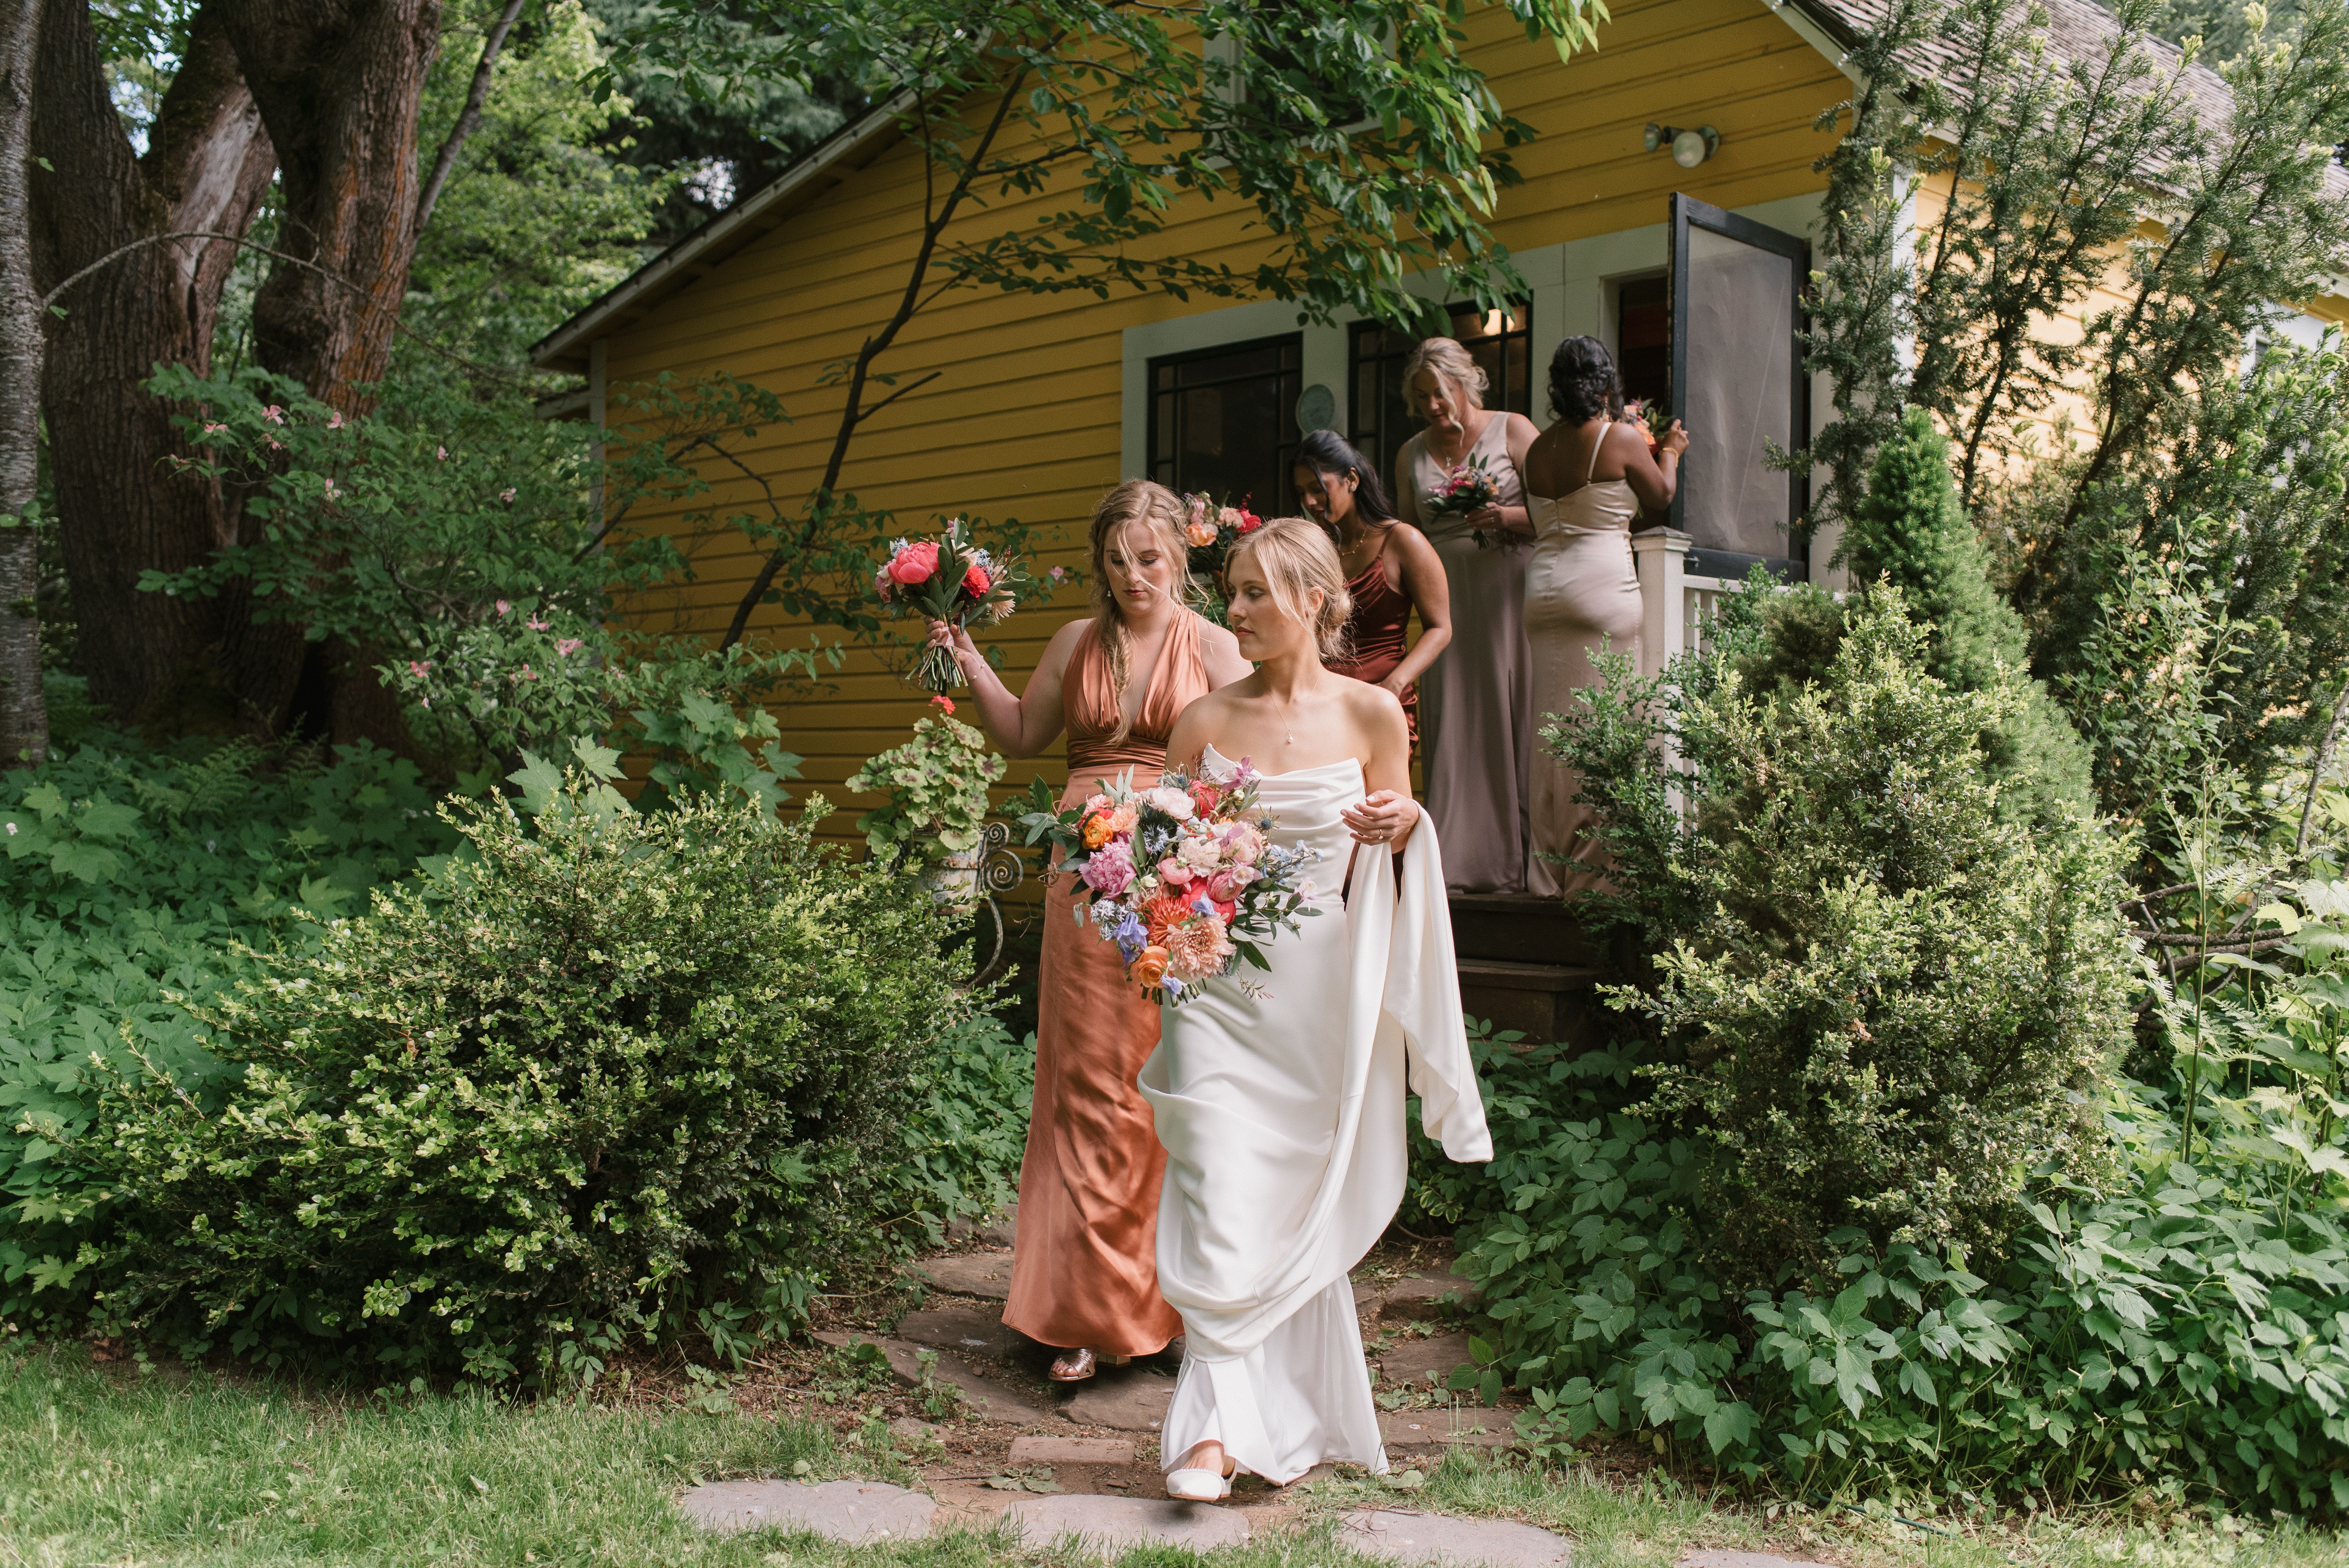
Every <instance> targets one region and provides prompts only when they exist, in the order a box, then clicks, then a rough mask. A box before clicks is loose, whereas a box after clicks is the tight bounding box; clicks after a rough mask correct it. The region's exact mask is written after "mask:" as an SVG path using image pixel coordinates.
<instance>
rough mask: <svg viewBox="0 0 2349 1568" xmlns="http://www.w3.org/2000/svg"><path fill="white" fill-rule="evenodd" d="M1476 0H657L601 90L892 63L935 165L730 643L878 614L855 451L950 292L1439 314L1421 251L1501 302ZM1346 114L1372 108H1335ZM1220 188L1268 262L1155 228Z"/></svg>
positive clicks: (870, 68) (1574, 29) (1560, 5)
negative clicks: (753, 621) (1038, 0)
mask: <svg viewBox="0 0 2349 1568" xmlns="http://www.w3.org/2000/svg"><path fill="white" fill-rule="evenodd" d="M1504 3H1505V8H1506V11H1507V13H1508V14H1509V15H1510V16H1512V17H1513V18H1514V19H1516V21H1517V22H1519V23H1521V24H1522V25H1523V26H1524V27H1525V29H1526V35H1527V36H1528V37H1532V38H1542V37H1547V38H1548V39H1549V40H1551V41H1552V42H1553V43H1554V44H1555V45H1556V46H1557V50H1558V52H1559V54H1560V55H1561V57H1563V56H1564V55H1566V54H1568V53H1569V52H1571V51H1572V50H1573V49H1574V48H1576V47H1578V46H1583V45H1586V44H1595V43H1596V42H1597V31H1596V26H1595V24H1594V22H1593V21H1592V17H1593V15H1598V14H1600V13H1599V8H1598V7H1597V6H1595V5H1591V4H1589V0H1504ZM1461 15H1462V13H1461V11H1460V9H1459V8H1458V6H1457V5H1445V4H1438V3H1436V0H1369V3H1367V4H1363V3H1352V0H1349V3H1346V4H1340V3H1338V0H1309V3H1308V4H1300V5H1278V6H1273V5H1255V4H1249V3H1246V0H1206V4H1204V5H1197V6H1193V7H1188V8H1186V9H1185V10H1184V11H1182V12H1180V13H1179V14H1178V13H1174V12H1170V11H1166V10H1164V9H1160V8H1157V7H1151V6H1133V5H1123V4H1117V3H1114V0H1045V3H1042V4H1039V5H1030V6H1027V7H1024V8H1021V9H1019V10H1018V11H1014V12H1006V11H1005V10H1004V9H1003V8H1002V7H1001V6H999V5H987V4H979V3H978V0H880V3H877V4H873V5H858V6H854V7H850V8H846V9H840V8H833V7H816V6H808V5H798V4H795V3H791V0H755V3H748V0H746V3H745V4H743V5H740V6H738V7H737V8H735V9H733V10H730V11H725V12H719V11H717V10H714V9H699V8H697V9H692V10H684V9H678V10H664V11H662V12H660V13H658V14H657V16H655V17H654V18H652V19H650V20H648V21H647V23H646V24H645V25H644V26H642V27H641V28H640V29H639V30H638V31H637V32H636V34H635V36H633V37H632V38H631V40H629V43H628V45H627V46H626V47H624V48H623V49H621V50H620V51H619V53H618V54H616V57H615V58H614V60H613V62H612V64H611V66H610V67H609V69H608V71H607V72H606V75H605V85H606V86H607V87H609V86H611V85H613V84H616V83H617V82H618V81H621V80H625V79H630V78H631V77H636V76H640V75H641V74H642V73H643V72H644V71H645V70H646V69H647V68H648V67H655V66H657V67H663V68H667V69H671V70H676V71H688V70H689V71H691V72H693V73H696V74H697V75H696V79H698V80H706V81H708V82H709V83H712V84H714V90H716V91H717V92H719V94H721V95H726V94H730V93H732V92H733V91H734V90H735V88H736V85H737V84H755V83H761V82H774V81H778V80H790V81H802V82H803V81H807V80H810V79H813V78H818V77H840V78H845V79H849V80H854V81H860V82H878V83H885V84H887V88H886V98H885V105H884V107H883V108H880V109H878V110H876V111H875V112H879V113H885V114H886V115H888V116H889V117H890V118H891V119H893V120H894V122H895V128H896V129H897V130H898V132H899V133H900V134H901V135H902V136H903V137H904V138H905V140H906V141H907V142H908V143H910V144H911V145H912V146H913V147H914V148H915V149H916V150H918V151H919V153H920V155H921V156H922V158H923V160H925V162H926V166H927V176H926V180H925V181H924V183H923V191H922V211H921V220H922V222H921V227H920V230H919V233H918V238H917V240H916V243H915V246H914V253H913V255H912V256H911V258H910V259H909V260H907V261H906V262H905V263H904V264H903V272H902V273H900V274H899V275H898V276H897V277H895V278H893V280H892V282H891V284H890V287H889V289H888V291H887V293H888V294H889V295H890V296H891V297H893V298H894V300H895V304H894V305H893V306H892V307H891V309H890V312H889V314H888V315H886V316H885V317H884V318H883V319H881V320H880V321H878V322H877V323H876V324H874V325H873V326H872V328H871V329H870V330H869V332H868V333H867V335H866V336H865V337H864V340H863V341H862V342H861V343H860V344H859V345H858V346H857V348H856V349H855V351H854V353H853V354H852V355H850V356H848V357H846V358H845V359H843V361H841V362H840V363H839V364H837V365H834V366H831V367H830V368H829V369H828V370H827V372H826V374H825V379H826V380H827V381H828V382H830V383H833V384H835V385H837V386H838V387H840V388H841V391H842V397H841V407H840V411H839V415H838V418H837V421H836V423H834V424H833V433H832V436H831V438H830V439H829V440H828V441H826V442H825V443H824V444H823V457H822V459H821V460H820V463H819V465H818V466H817V467H816V468H815V469H814V470H813V471H812V472H810V473H807V474H804V475H795V476H793V477H792V480H789V481H788V486H789V489H790V490H791V491H792V493H793V494H794V495H795V496H796V497H797V498H798V500H797V502H796V510H795V511H794V512H793V513H792V515H791V516H789V517H788V518H787V519H784V520H781V521H779V522H778V524H777V525H776V526H775V527H774V528H773V530H772V531H771V533H770V534H768V535H767V537H766V538H765V539H764V541H763V543H764V544H765V547H766V550H767V557H766V560H765V561H764V562H762V563H761V567H760V570H759V572H758V573H757V575H756V578H755V579H754V581H753V582H752V583H751V584H750V588H749V590H748V591H747V592H746V593H744V595H743V597H742V600H741V602H740V603H739V604H738V605H737V606H736V609H735V613H734V615H733V618H732V621H731V624H730V626H729V627H728V629H727V632H726V634H725V640H726V641H728V642H733V641H735V640H737V639H739V638H740V637H741V636H742V634H744V632H745V631H746V630H747V628H748V626H749V624H750V616H751V614H753V613H754V612H755V611H756V610H757V609H758V608H759V607H760V606H761V604H766V603H778V604H781V605H782V606H783V607H784V608H785V609H786V610H788V611H791V612H792V613H795V614H806V615H809V616H812V618H814V619H816V620H817V621H819V622H830V623H833V624H852V623H853V621H854V618H855V617H857V616H859V615H863V614H865V611H864V595H865V594H866V593H868V592H869V586H868V584H869V577H870V570H871V568H870V564H869V558H868V557H867V555H866V554H865V553H864V552H865V551H866V549H867V548H868V546H869V545H870V543H871V542H872V541H873V540H874V538H875V536H877V535H879V534H881V533H882V532H884V531H885V529H886V526H887V521H888V520H887V519H886V518H885V517H882V516H880V515H878V514H875V513H873V512H871V511H867V510H866V509H864V507H863V506H861V505H860V504H859V503H858V502H857V501H856V500H855V499H854V495H853V494H852V493H850V492H849V491H848V490H846V489H845V488H844V486H845V481H846V480H847V479H848V477H849V470H850V459H851V456H852V453H853V452H854V448H855V444H856V438H857V435H858V433H859V432H860V431H861V430H864V429H865V428H868V427H869V426H870V424H871V422H872V421H873V419H874V418H875V417H876V416H877V415H878V414H880V413H881V412H882V410H883V409H884V408H885V407H886V406H887V405H888V404H890V403H891V402H893V401H895V400H896V399H897V398H900V397H904V396H905V394H907V393H908V392H910V391H912V390H913V389H914V388H915V387H919V386H922V385H925V384H926V383H927V382H928V381H929V380H931V379H933V378H935V377H936V376H937V375H940V374H943V372H932V373H930V374H928V375H926V376H923V377H918V378H916V379H913V380H903V381H901V380H900V379H899V377H898V375H897V373H896V372H895V371H893V370H892V369H891V368H890V351H891V349H892V348H893V347H894V346H895V345H896V344H897V343H898V342H899V341H900V339H901V337H902V336H903V335H904V333H905V328H906V325H907V324H908V323H909V322H911V321H912V320H913V319H914V318H915V316H916V315H917V314H918V313H919V311H920V310H921V309H922V308H923V307H924V306H925V305H926V304H928V303H929V302H931V301H933V300H935V299H936V298H937V297H938V295H939V294H941V293H942V292H944V291H945V290H947V289H952V288H957V287H978V288H1001V289H1006V290H1011V291H1015V292H1029V293H1036V294H1060V293H1081V294H1092V295H1095V296H1101V297H1106V296H1107V295H1108V294H1111V293H1112V291H1114V290H1118V289H1135V290H1142V291H1150V290H1161V291H1164V292H1167V293H1171V294H1175V295H1177V296H1179V297H1188V296H1190V295H1192V294H1208V295H1214V296H1221V297H1234V298H1237V297H1245V296H1253V295H1268V296H1270V297H1272V298H1276V299H1280V300H1287V301H1291V302H1294V303H1295V304H1297V305H1298V306H1299V310H1300V312H1301V313H1302V314H1303V315H1307V316H1309V317H1311V318H1313V319H1317V320H1329V319H1331V318H1332V317H1333V316H1334V315H1336V314H1337V313H1339V312H1340V311H1341V310H1344V309H1347V308H1353V309H1357V310H1360V311H1361V312H1363V313H1364V314H1367V315H1376V316H1380V317H1382V318H1385V319H1388V320H1392V321H1396V322H1398V323H1402V322H1413V323H1433V322H1434V321H1435V320H1436V319H1437V316H1436V313H1435V312H1434V307H1433V306H1432V305H1430V304H1428V303H1427V298H1426V297H1423V296H1422V295H1421V294H1416V293H1414V292H1413V291H1412V290H1411V289H1409V288H1406V287H1405V284H1404V280H1405V278H1406V276H1408V275H1409V274H1411V273H1413V272H1416V271H1424V272H1426V273H1429V274H1430V275H1431V276H1432V277H1433V279H1435V280H1437V281H1439V282H1440V284H1441V285H1442V286H1441V289H1440V290H1438V291H1437V296H1438V297H1440V296H1441V295H1443V294H1450V295H1453V296H1459V295H1466V296H1468V297H1471V298H1474V299H1475V300H1478V301H1480V302H1484V303H1488V304H1500V303H1501V302H1502V301H1503V300H1505V299H1506V297H1507V296H1508V295H1509V294H1512V293H1513V292H1516V291H1519V290H1521V289H1522V288H1523V287H1524V286H1525V285H1524V284H1523V280H1522V279H1521V278H1520V277H1519V275H1518V274H1517V273H1516V270H1515V269H1514V268H1513V267H1511V266H1510V265H1509V264H1508V263H1507V260H1506V255H1505V253H1503V251H1502V250H1501V248H1500V247H1499V246H1498V245H1497V244H1496V243H1495V241H1494V239H1493V236H1492V232H1491V231H1490V229H1489V228H1488V227H1487V226H1486V223H1487V220H1488V219H1489V217H1490V215H1491V212H1492V210H1493V205H1494V201H1495V196H1496V194H1497V191H1498V188H1499V186H1500V185H1501V184H1503V183H1505V182H1508V181H1515V180H1516V178H1517V174H1516V169H1515V165H1514V163H1513V161H1512V159H1511V156H1510V150H1511V149H1512V148H1514V147H1516V145H1517V144H1519V143H1520V142H1522V141H1523V140H1525V139H1526V137H1527V136H1529V135H1530V134H1531V131H1530V128H1529V127H1527V126H1526V125H1525V124H1524V123H1523V122H1521V121H1519V120H1516V119H1512V118H1511V117H1509V116H1507V115H1506V114H1505V113H1504V112H1503V110H1502V108H1501V107H1500V103H1499V100H1498V98H1496V97H1495V94H1494V92H1493V90H1492V88H1491V87H1490V85H1489V84H1488V83H1487V82H1486V81H1485V78H1484V76H1483V74H1482V73H1481V72H1480V71H1479V70H1478V69H1477V68H1476V67H1475V66H1474V65H1473V64H1471V63H1470V61H1469V60H1468V58H1467V57H1466V56H1465V55H1464V52H1463V50H1462V42H1463V39H1462V35H1461V34H1460V32H1459V30H1458V26H1457V24H1458V22H1459V20H1460V17H1461ZM745 21H747V22H749V23H750V33H749V34H748V35H747V36H746V35H745V34H744V32H743V31H742V27H741V24H742V23H743V22H745ZM1203 44H1212V45H1214V46H1215V47H1212V48H1206V47H1203ZM1358 119H1359V120H1366V121H1368V122H1369V123H1368V124H1367V125H1366V126H1365V127H1364V128H1363V129H1359V130H1350V129H1346V127H1347V126H1348V125H1349V124H1350V123H1351V122H1353V121H1356V120H1358ZM1037 198H1044V199H1046V200H1045V201H1044V210H1042V211H1039V212H1038V213H1037V215H1036V216H1035V217H1033V218H1032V219H1022V220H1019V221H1014V222H1006V223H1004V224H1001V225H998V226H992V227H990V226H989V224H988V222H987V221H986V220H985V219H984V218H983V217H982V216H981V215H980V214H981V212H982V211H983V209H984V208H985V206H986V205H987V204H988V203H989V202H991V201H1006V202H1013V201H1017V202H1019V203H1021V204H1023V205H1024V204H1027V203H1029V202H1030V201H1033V200H1034V199H1037ZM1223 200H1228V201H1234V202H1236V203H1237V204H1239V205H1240V206H1242V207H1243V208H1244V209H1246V210H1247V211H1249V213H1250V215H1251V216H1252V217H1253V218H1254V219H1255V220H1256V221H1257V222H1258V223H1259V224H1260V225H1261V226H1262V227H1263V229H1264V230H1265V232H1267V233H1268V235H1269V236H1270V237H1271V242H1272V243H1271V246H1270V249H1269V251H1268V253H1267V254H1266V255H1265V257H1264V259H1263V260H1262V261H1261V262H1259V263H1257V264H1256V265H1254V266H1252V267H1234V266H1232V265H1231V264H1230V263H1224V262H1214V261H1205V260H1201V259H1198V258H1195V257H1191V256H1186V255H1181V254H1173V253H1168V251H1167V250H1166V249H1165V248H1164V246H1163V245H1161V244H1159V243H1157V242H1156V240H1157V237H1158V236H1159V235H1161V234H1162V233H1163V232H1164V230H1165V226H1166V223H1167V221H1168V219H1169V217H1170V215H1171V214H1172V213H1173V212H1174V210H1175V209H1176V208H1177V207H1178V206H1179V205H1182V204H1184V203H1188V202H1204V201H1223ZM779 583H780V584H781V586H778V584H779Z"/></svg>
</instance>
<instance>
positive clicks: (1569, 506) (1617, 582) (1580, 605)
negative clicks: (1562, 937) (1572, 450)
mask: <svg viewBox="0 0 2349 1568" xmlns="http://www.w3.org/2000/svg"><path fill="white" fill-rule="evenodd" d="M1599 444H1600V443H1599V442H1597V441H1594V442H1592V443H1591V447H1590V468H1591V471H1592V472H1594V473H1595V472H1596V471H1597V470H1598V468H1599ZM1526 510H1527V511H1528V512H1529V513H1530V514H1531V515H1532V518H1533V524H1534V549H1533V555H1532V557H1531V559H1530V560H1528V561H1527V562H1526V643H1527V644H1528V645H1530V646H1531V647H1532V650H1533V707H1534V725H1535V728H1536V733H1537V734H1538V733H1539V728H1540V726H1541V725H1543V724H1545V723H1547V720H1548V716H1549V715H1551V714H1567V713H1572V712H1574V711H1575V710H1576V709H1577V707H1578V706H1579V705H1578V703H1577V701H1576V694H1577V693H1578V692H1580V691H1582V690H1583V689H1584V688H1585V687H1587V686H1596V685H1598V684H1599V670H1598V667H1597V665H1596V664H1595V663H1594V662H1593V661H1594V660H1595V659H1596V658H1597V656H1598V655H1599V650H1600V649H1601V648H1605V649H1606V650H1608V651H1609V652H1611V653H1618V654H1623V655H1628V656H1629V657H1630V660H1631V665H1632V667H1633V668H1634V669H1637V668H1638V667H1639V663H1640V630H1641V628H1642V626H1643V624H1644V614H1643V613H1642V611H1641V609H1640V574H1639V573H1638V572H1637V571H1635V570H1634V569H1633V567H1632V563H1631V522H1632V520H1633V519H1635V518H1637V517H1638V516H1639V515H1640V500H1639V498H1638V497H1637V496H1635V495H1633V494H1632V493H1631V487H1630V485H1629V484H1628V483H1626V482H1625V481H1623V480H1593V479H1591V478H1590V477H1589V475H1588V474H1586V475H1584V476H1583V481H1582V488H1581V489H1579V490H1571V491H1569V492H1568V493H1567V494H1565V495H1562V496H1559V497H1557V498H1556V499H1552V498H1551V497H1548V496H1539V495H1528V496H1526ZM1528 771H1529V773H1530V775H1531V785H1532V790H1531V799H1530V802H1529V804H1528V809H1527V812H1526V818H1527V824H1528V827H1529V829H1530V846H1529V855H1528V863H1527V865H1526V888H1527V890H1528V891H1529V892H1538V893H1553V894H1561V895H1562V894H1565V893H1568V892H1583V891H1585V890H1588V889H1590V888H1593V887H1596V886H1598V885H1599V882H1600V881H1601V880H1602V879H1603V878H1604V876H1605V875H1606V872H1607V869H1608V865H1609V861H1608V859H1607V857H1606V856H1605V855H1604V854H1602V853H1600V851H1599V846H1598V844H1597V843H1596V842H1595V841H1591V840H1589V839H1586V838H1584V837H1583V836H1582V832H1583V830H1584V829H1585V828H1587V827H1588V826H1589V825H1590V824H1591V822H1592V820H1593V813H1592V812H1591V810H1590V808H1588V806H1578V805H1576V804H1575V803H1574V797H1575V796H1576V794H1577V793H1578V792H1579V791H1580V790H1581V789H1582V775H1580V774H1579V773H1577V772H1575V771H1574V770H1573V769H1570V768H1567V767H1565V766H1564V765H1562V764H1561V763H1559V761H1558V760H1557V758H1556V757H1554V756H1552V755H1551V754H1550V752H1549V750H1548V749H1547V748H1544V747H1540V746H1538V745H1537V748H1536V750H1535V754H1534V759H1533V765H1532V767H1531V768H1530V769H1528ZM1552 856H1565V857H1566V861H1565V862H1564V863H1562V864H1561V863H1560V862H1559V861H1557V860H1553V859H1551V858H1550V857H1552Z"/></svg>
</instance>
